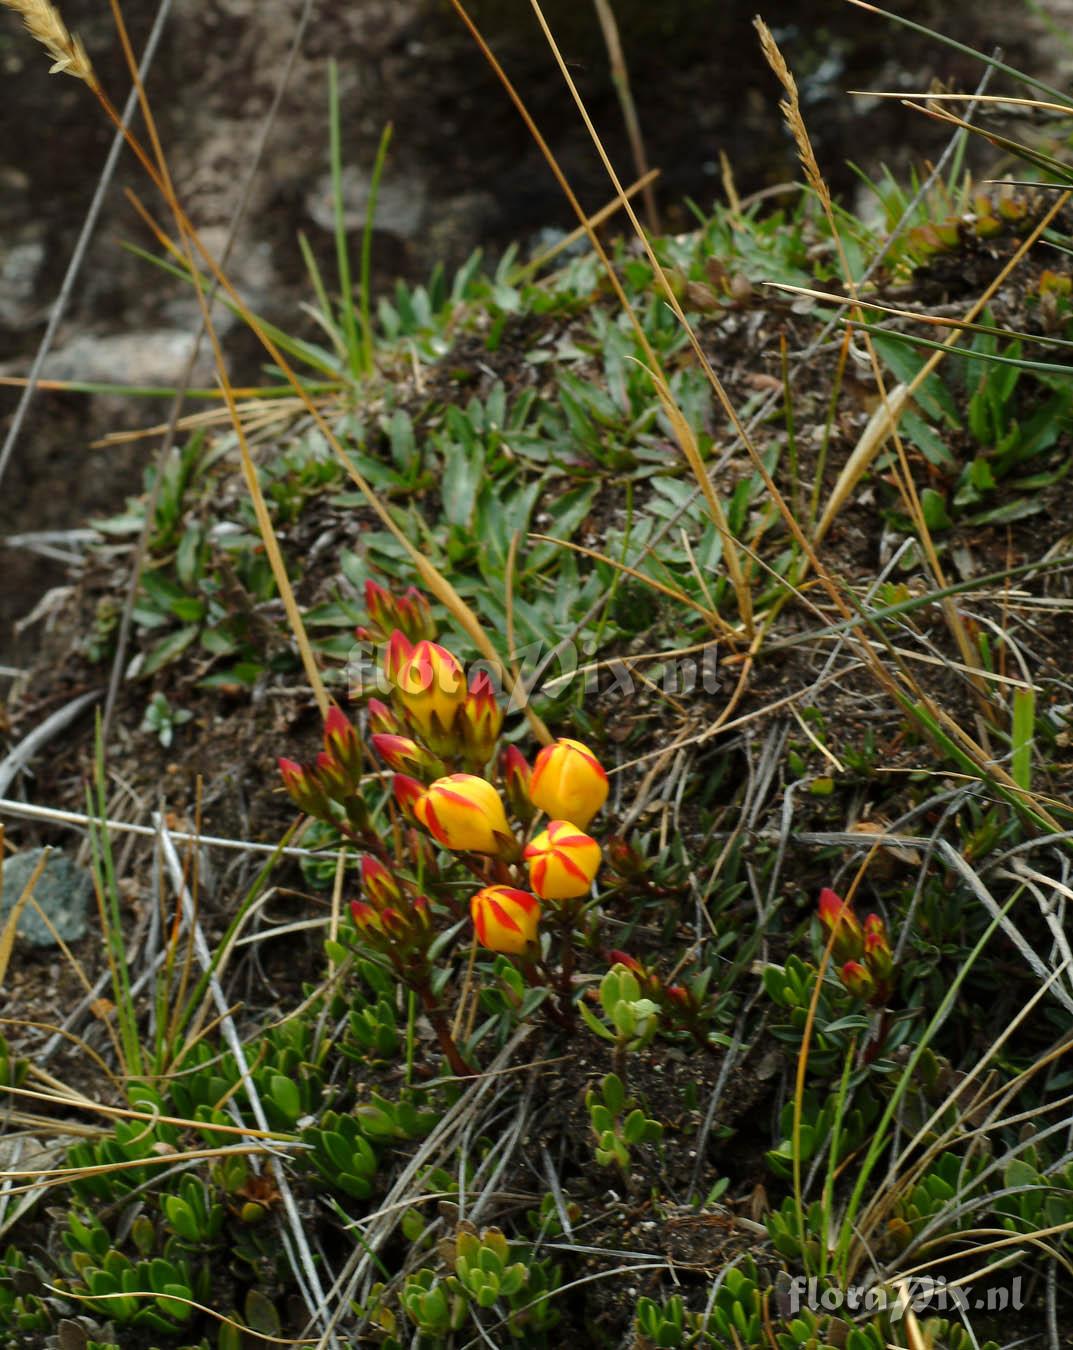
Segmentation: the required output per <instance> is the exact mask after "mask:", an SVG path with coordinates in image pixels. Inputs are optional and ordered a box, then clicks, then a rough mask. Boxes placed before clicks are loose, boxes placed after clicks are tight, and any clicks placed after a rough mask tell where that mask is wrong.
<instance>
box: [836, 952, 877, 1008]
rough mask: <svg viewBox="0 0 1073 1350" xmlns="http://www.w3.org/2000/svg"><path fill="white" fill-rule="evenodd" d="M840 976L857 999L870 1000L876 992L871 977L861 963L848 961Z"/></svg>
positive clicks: (839, 973)
mask: <svg viewBox="0 0 1073 1350" xmlns="http://www.w3.org/2000/svg"><path fill="white" fill-rule="evenodd" d="M838 976H839V979H840V980H841V981H842V983H843V984H844V985H845V986H846V988H847V989H848V990H849V992H850V993H851V994H853V995H854V997H855V998H862V999H870V998H871V997H872V996H873V994H874V993H875V991H876V990H875V983H874V981H873V980H872V977H871V975H870V974H869V973H868V971H867V970H866V969H865V967H864V966H862V965H861V963H860V962H859V961H847V962H846V963H845V965H844V966H843V967H842V969H841V970H840V971H839V972H838Z"/></svg>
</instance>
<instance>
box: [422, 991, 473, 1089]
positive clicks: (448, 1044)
mask: <svg viewBox="0 0 1073 1350" xmlns="http://www.w3.org/2000/svg"><path fill="white" fill-rule="evenodd" d="M415 988H416V991H417V996H418V998H419V999H420V1000H421V1002H422V1004H423V1005H424V1008H425V1012H426V1013H427V1014H428V1020H429V1021H430V1022H431V1023H432V1030H433V1031H434V1032H435V1033H436V1040H437V1041H438V1042H439V1045H440V1049H441V1050H442V1051H443V1054H444V1058H445V1059H446V1060H447V1063H448V1064H450V1066H451V1072H452V1073H453V1074H454V1075H455V1077H456V1078H472V1077H473V1076H474V1075H475V1074H476V1072H477V1070H476V1069H475V1068H474V1067H473V1066H472V1065H471V1064H469V1063H467V1062H466V1060H465V1059H464V1058H463V1056H462V1052H461V1050H459V1048H458V1046H457V1045H456V1044H455V1039H454V1037H453V1036H452V1035H451V1028H450V1027H449V1026H448V1024H447V1017H446V1016H445V1014H444V1011H443V1008H441V1007H440V1005H439V1004H438V1003H437V1002H436V997H435V995H434V994H433V992H432V990H431V988H430V987H429V985H428V983H427V981H422V982H421V983H419V984H417V985H416V986H415Z"/></svg>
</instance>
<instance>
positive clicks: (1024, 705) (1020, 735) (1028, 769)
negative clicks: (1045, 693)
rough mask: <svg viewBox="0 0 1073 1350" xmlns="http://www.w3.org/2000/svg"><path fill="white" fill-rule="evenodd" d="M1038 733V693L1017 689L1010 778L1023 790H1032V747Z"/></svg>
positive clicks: (1015, 692)
mask: <svg viewBox="0 0 1073 1350" xmlns="http://www.w3.org/2000/svg"><path fill="white" fill-rule="evenodd" d="M1035 731H1036V691H1035V690H1034V689H1015V690H1014V691H1013V737H1012V746H1013V754H1012V756H1011V760H1010V777H1011V778H1012V779H1013V781H1014V782H1015V783H1016V784H1017V786H1018V787H1019V788H1020V789H1021V790H1022V792H1030V791H1031V789H1032V746H1033V741H1034V738H1035Z"/></svg>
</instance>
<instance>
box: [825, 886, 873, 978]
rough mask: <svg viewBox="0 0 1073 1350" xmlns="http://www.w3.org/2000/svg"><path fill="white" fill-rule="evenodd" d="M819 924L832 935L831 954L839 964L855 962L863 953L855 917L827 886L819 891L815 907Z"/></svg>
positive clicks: (862, 942) (859, 929) (847, 906)
mask: <svg viewBox="0 0 1073 1350" xmlns="http://www.w3.org/2000/svg"><path fill="white" fill-rule="evenodd" d="M817 911H818V914H819V919H820V923H821V924H823V926H824V928H826V930H827V932H828V933H833V934H834V942H833V944H832V946H831V953H832V955H833V956H834V959H835V960H836V961H837V962H839V963H840V964H841V963H842V962H844V961H856V959H857V957H859V956H860V955H861V954H862V952H863V951H864V934H863V933H862V932H861V925H860V924H859V923H858V922H857V916H856V915H855V914H854V913H853V910H852V909H851V908H850V906H849V905H847V904H846V902H845V901H844V900H843V899H841V897H840V896H839V895H837V894H836V893H835V892H834V891H832V890H831V888H830V887H829V886H825V887H824V888H823V890H822V891H820V900H819V905H818V906H817Z"/></svg>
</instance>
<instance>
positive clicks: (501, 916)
mask: <svg viewBox="0 0 1073 1350" xmlns="http://www.w3.org/2000/svg"><path fill="white" fill-rule="evenodd" d="M470 913H471V915H472V916H473V927H474V929H475V930H476V933H477V941H478V942H479V943H480V944H481V946H482V947H487V948H488V950H489V951H492V952H505V953H506V954H507V955H509V956H521V955H522V953H523V952H525V950H526V948H527V947H528V946H529V945H530V943H535V942H536V940H537V926H538V924H539V923H540V901H539V900H538V899H537V898H536V896H535V895H530V894H529V892H528V891H519V890H516V889H515V888H514V887H513V886H486V887H485V888H484V890H483V891H478V892H477V894H476V895H475V896H474V897H473V899H472V900H471V901H470Z"/></svg>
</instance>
